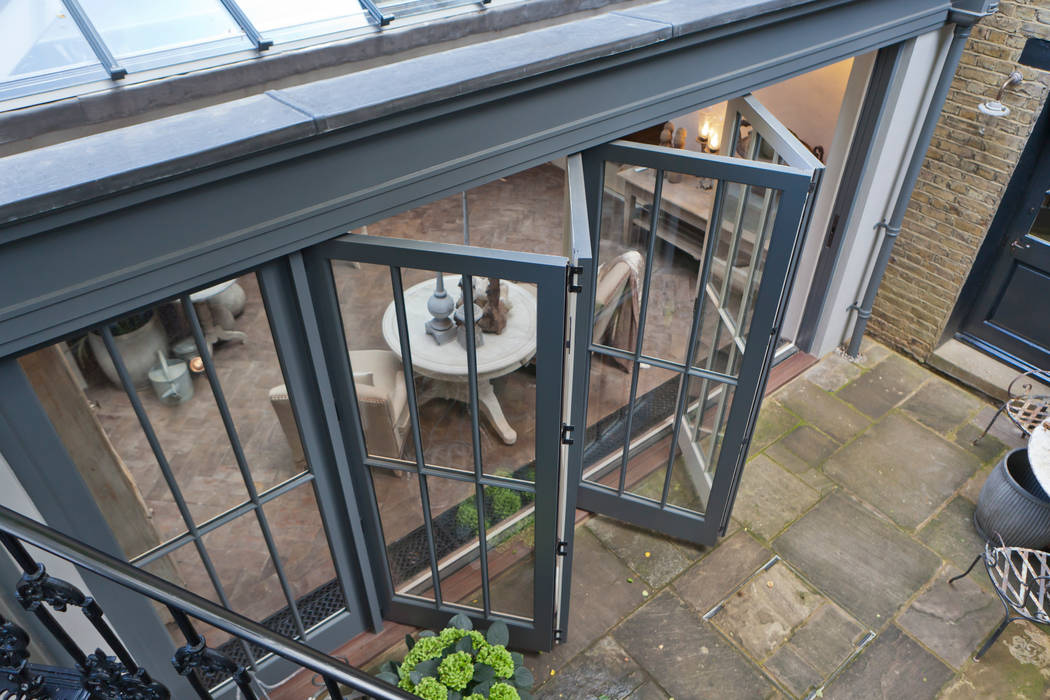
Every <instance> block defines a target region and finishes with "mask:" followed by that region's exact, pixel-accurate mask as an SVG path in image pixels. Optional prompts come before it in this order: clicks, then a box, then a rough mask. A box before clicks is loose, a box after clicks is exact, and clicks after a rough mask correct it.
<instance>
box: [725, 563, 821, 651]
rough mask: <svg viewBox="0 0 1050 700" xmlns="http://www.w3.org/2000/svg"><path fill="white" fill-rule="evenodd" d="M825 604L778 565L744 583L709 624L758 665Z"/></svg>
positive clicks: (785, 567)
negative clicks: (740, 648) (738, 646)
mask: <svg viewBox="0 0 1050 700" xmlns="http://www.w3.org/2000/svg"><path fill="white" fill-rule="evenodd" d="M824 601H825V598H824V596H822V595H820V594H819V593H817V592H816V591H814V590H813V589H812V588H810V587H809V586H808V585H807V584H806V583H805V582H804V581H802V579H800V578H799V577H798V576H796V575H795V573H794V572H792V571H791V569H790V568H788V567H787V566H785V565H784V564H783V563H782V562H778V563H777V564H774V565H773V566H772V567H770V568H769V569H768V570H767V571H763V572H761V573H759V574H756V575H755V576H754V577H753V578H752V579H751V580H750V581H748V582H747V583H745V584H744V586H743V588H741V589H740V590H739V591H737V592H736V595H733V596H732V597H730V598H729V600H727V601H726V603H725V605H724V606H723V607H722V609H721V610H719V611H718V613H717V614H715V615H713V616H712V617H711V618H710V620H709V621H710V622H711V623H712V624H714V625H715V626H716V627H718V628H719V629H720V630H722V631H723V632H724V633H725V634H726V636H728V637H729V638H730V639H732V640H733V641H734V642H736V643H737V644H739V645H740V646H741V647H743V648H744V650H745V651H747V653H748V654H750V655H751V656H752V657H754V658H756V659H758V660H760V661H761V660H763V659H765V658H767V657H768V656H769V655H770V654H772V653H773V651H774V650H775V649H776V648H777V647H779V646H780V645H782V644H783V643H784V642H786V641H787V639H788V637H790V636H791V634H792V632H794V631H795V628H796V627H798V626H799V625H801V624H802V623H803V622H804V621H805V620H806V618H808V617H809V616H810V614H811V613H812V612H813V611H814V610H816V609H817V608H818V607H820V606H821V604H822V603H823V602H824Z"/></svg>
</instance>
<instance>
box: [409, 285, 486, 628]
mask: <svg viewBox="0 0 1050 700" xmlns="http://www.w3.org/2000/svg"><path fill="white" fill-rule="evenodd" d="M390 285H391V287H392V288H393V291H394V314H395V316H397V336H398V340H399V342H400V343H401V367H402V369H404V372H405V389H406V393H407V394H408V413H409V420H410V422H411V425H412V445H413V446H414V447H415V449H416V470H417V474H416V476H417V477H418V478H419V498H420V500H421V501H422V504H423V518H424V519H425V521H426V522H425V523H424V524H423V525H424V527H423V530H424V531H425V532H426V535H427V555H428V556H429V558H430V578H431V582H432V583H433V586H434V606H435V607H441V576H440V574H439V573H438V564H437V548H436V547H435V546H434V518H433V516H432V515H431V513H430V490H429V488H428V486H427V477H426V475H425V474H424V473H423V467H424V462H423V436H422V434H421V433H420V429H419V406H418V405H417V404H416V384H415V372H414V371H413V369H412V344H411V343H410V342H409V340H408V321H407V320H406V319H405V288H404V285H403V284H402V283H401V268H400V267H393V266H391V267H390ZM479 515H480V513H479Z"/></svg>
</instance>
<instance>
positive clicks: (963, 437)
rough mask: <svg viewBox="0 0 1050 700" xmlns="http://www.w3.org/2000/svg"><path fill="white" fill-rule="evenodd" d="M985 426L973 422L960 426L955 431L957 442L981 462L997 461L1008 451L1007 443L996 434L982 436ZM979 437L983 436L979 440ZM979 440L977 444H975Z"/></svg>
mask: <svg viewBox="0 0 1050 700" xmlns="http://www.w3.org/2000/svg"><path fill="white" fill-rule="evenodd" d="M983 430H984V428H983V427H979V426H976V425H974V424H973V423H972V422H971V423H967V424H966V425H964V426H962V427H961V428H959V430H958V431H957V432H956V433H955V444H956V445H958V446H959V447H961V448H963V449H964V450H966V451H967V452H969V453H971V454H972V455H973V456H974V457H976V458H977V459H978V461H980V463H981V464H988V463H990V462H995V461H997V460H998V459H999V458H1000V457H1002V456H1003V453H1005V452H1006V444H1005V443H1004V442H1003V441H1002V440H1000V439H999V438H997V437H995V436H994V435H991V434H989V435H985V436H984V437H983V438H981V431H983ZM977 438H981V439H980V440H977ZM974 440H977V444H976V445H975V444H974V442H973V441H974Z"/></svg>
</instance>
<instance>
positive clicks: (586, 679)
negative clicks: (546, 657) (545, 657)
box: [535, 637, 646, 700]
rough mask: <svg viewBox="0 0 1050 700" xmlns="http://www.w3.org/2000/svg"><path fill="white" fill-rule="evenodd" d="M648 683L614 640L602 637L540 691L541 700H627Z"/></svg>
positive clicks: (636, 665) (642, 673)
mask: <svg viewBox="0 0 1050 700" xmlns="http://www.w3.org/2000/svg"><path fill="white" fill-rule="evenodd" d="M645 682H646V676H645V672H643V671H642V669H641V668H640V667H639V666H638V664H636V663H635V662H634V661H631V659H630V657H629V656H627V653H626V652H625V651H624V650H623V649H622V648H621V647H620V645H619V644H617V643H616V641H615V640H614V639H613V638H612V637H602V638H601V639H599V640H598V641H597V643H595V645H594V646H593V647H591V648H590V649H588V650H587V651H585V652H583V653H582V654H580V655H579V656H577V657H576V658H575V659H573V660H572V661H571V662H570V663H569V664H568V665H567V666H565V668H563V669H561V670H560V671H558V673H557V674H556V675H554V676H553V677H551V679H550V680H549V681H547V682H546V683H544V684H543V686H542V687H540V688H539V689H537V691H536V693H535V695H536V697H537V698H550V699H552V700H555V699H558V698H580V697H583V696H584V695H581V693H583V694H585V697H588V698H607V699H608V700H623V699H624V698H628V697H633V694H634V691H635V690H637V689H638V688H639V687H641V686H642V684H643V683H645Z"/></svg>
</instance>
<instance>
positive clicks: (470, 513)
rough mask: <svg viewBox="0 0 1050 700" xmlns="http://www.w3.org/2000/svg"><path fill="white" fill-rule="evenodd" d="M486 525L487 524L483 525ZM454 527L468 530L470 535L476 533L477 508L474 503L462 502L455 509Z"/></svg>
mask: <svg viewBox="0 0 1050 700" xmlns="http://www.w3.org/2000/svg"><path fill="white" fill-rule="evenodd" d="M485 524H486V525H488V522H486V523H485ZM456 525H459V526H460V527H462V528H465V529H467V530H469V531H470V532H471V533H474V532H477V531H478V507H477V506H476V505H474V501H473V499H472V500H469V501H463V502H462V503H460V504H459V508H457V509H456Z"/></svg>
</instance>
